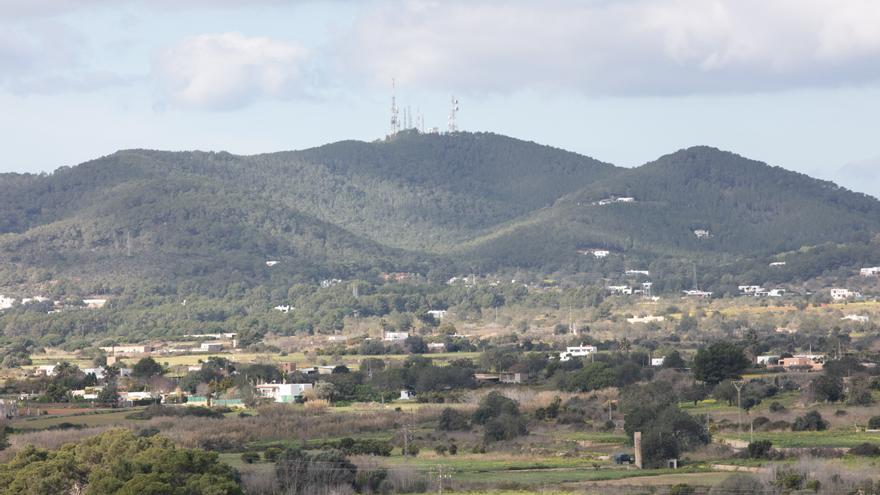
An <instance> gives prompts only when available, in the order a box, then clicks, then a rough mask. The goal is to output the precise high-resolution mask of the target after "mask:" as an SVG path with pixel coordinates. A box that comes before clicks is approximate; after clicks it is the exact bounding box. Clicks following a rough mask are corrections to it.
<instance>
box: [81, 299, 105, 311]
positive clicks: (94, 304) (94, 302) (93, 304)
mask: <svg viewBox="0 0 880 495" xmlns="http://www.w3.org/2000/svg"><path fill="white" fill-rule="evenodd" d="M83 304H85V305H86V307H87V308H89V309H101V308H103V307H104V305H105V304H107V299H104V298H100V297H94V298H91V299H83Z"/></svg>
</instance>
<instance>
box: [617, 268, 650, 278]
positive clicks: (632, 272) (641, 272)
mask: <svg viewBox="0 0 880 495" xmlns="http://www.w3.org/2000/svg"><path fill="white" fill-rule="evenodd" d="M623 273H624V275H644V276H646V277H650V276H651V272H650V271H649V270H626V271H625V272H623Z"/></svg>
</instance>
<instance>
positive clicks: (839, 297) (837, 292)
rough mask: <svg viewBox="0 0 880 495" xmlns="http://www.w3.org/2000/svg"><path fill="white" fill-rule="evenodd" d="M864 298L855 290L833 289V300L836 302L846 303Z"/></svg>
mask: <svg viewBox="0 0 880 495" xmlns="http://www.w3.org/2000/svg"><path fill="white" fill-rule="evenodd" d="M858 297H862V295H861V294H860V293H858V292H856V291H854V290H849V289H831V299H833V300H835V301H845V300H847V299H854V298H858Z"/></svg>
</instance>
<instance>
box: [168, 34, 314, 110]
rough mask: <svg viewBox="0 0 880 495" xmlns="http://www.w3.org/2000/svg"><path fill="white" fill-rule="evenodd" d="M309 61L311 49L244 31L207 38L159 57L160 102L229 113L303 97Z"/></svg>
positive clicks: (189, 40) (194, 38) (192, 40)
mask: <svg viewBox="0 0 880 495" xmlns="http://www.w3.org/2000/svg"><path fill="white" fill-rule="evenodd" d="M307 58H308V52H307V50H306V49H305V48H303V47H302V46H300V45H299V44H296V43H291V42H284V41H278V40H273V39H270V38H265V37H254V38H249V37H246V36H244V35H242V34H241V33H224V34H204V35H199V36H192V37H188V38H186V39H184V40H183V41H181V42H180V43H178V44H177V45H175V46H173V47H171V48H168V49H166V50H164V51H163V52H162V53H160V54H159V55H158V56H157V57H156V59H155V60H154V63H153V74H154V77H155V78H156V79H157V81H158V83H159V86H160V90H161V93H162V96H161V98H162V103H166V104H171V105H174V106H178V107H188V108H203V109H220V110H225V109H234V108H239V107H242V106H245V105H247V104H248V103H250V102H252V101H254V100H257V99H259V98H264V97H269V98H289V97H291V96H293V95H296V94H300V93H302V91H303V86H304V68H305V63H306V61H307Z"/></svg>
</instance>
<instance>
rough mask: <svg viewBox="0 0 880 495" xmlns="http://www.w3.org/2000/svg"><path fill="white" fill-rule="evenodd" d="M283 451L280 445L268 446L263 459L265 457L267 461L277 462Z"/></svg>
mask: <svg viewBox="0 0 880 495" xmlns="http://www.w3.org/2000/svg"><path fill="white" fill-rule="evenodd" d="M281 452H283V451H282V450H281V449H279V448H278V447H268V448H267V449H266V450H264V451H263V459H265V460H266V462H275V461H277V460H278V456H280V455H281Z"/></svg>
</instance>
